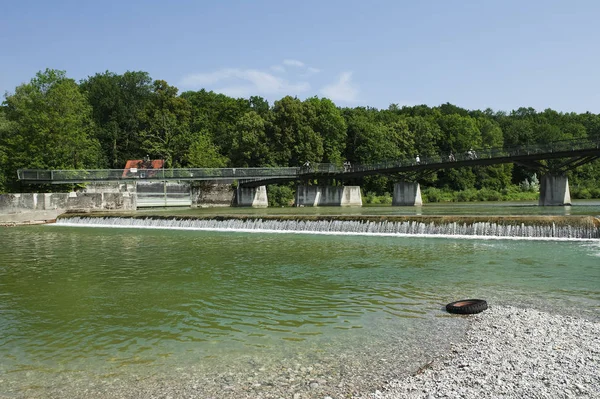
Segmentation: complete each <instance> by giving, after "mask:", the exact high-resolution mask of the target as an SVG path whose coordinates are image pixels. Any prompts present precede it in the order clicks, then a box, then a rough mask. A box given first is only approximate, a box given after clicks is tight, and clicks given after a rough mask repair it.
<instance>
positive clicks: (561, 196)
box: [539, 175, 571, 206]
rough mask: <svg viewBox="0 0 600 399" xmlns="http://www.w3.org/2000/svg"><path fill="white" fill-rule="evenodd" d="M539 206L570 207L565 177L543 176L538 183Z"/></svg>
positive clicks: (569, 195) (569, 196)
mask: <svg viewBox="0 0 600 399" xmlns="http://www.w3.org/2000/svg"><path fill="white" fill-rule="evenodd" d="M539 205H540V206H563V205H571V192H570V190H569V179H567V176H555V175H544V176H542V178H541V181H540V200H539Z"/></svg>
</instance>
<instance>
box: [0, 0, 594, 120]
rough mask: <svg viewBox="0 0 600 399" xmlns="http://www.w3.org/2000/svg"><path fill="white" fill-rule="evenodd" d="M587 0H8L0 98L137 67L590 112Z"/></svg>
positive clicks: (320, 90) (342, 98)
mask: <svg viewBox="0 0 600 399" xmlns="http://www.w3.org/2000/svg"><path fill="white" fill-rule="evenodd" d="M598 15H600V2H598V1H596V0H580V1H578V0H573V1H570V2H567V1H555V0H544V1H538V0H531V1H527V0H520V1H513V0H504V1H491V0H489V1H488V0H463V1H459V0H447V1H442V0H438V1H434V0H423V1H415V0H412V1H402V0H395V1H394V0H380V1H377V0H371V1H364V0H362V1H354V0H344V1H337V0H320V1H314V0H303V1H285V0H278V1H267V0H255V1H241V0H238V1H234V0H231V1H227V0H222V1H216V0H213V1H201V0H196V1H192V0H190V1H177V0H171V1H169V2H167V1H164V0H163V1H154V0H130V1H129V0H121V1H114V0H105V1H101V2H100V1H86V0H72V1H65V0H54V1H46V0H43V1H41V0H36V1H33V0H20V1H12V2H9V1H5V2H3V4H2V6H1V7H0V93H2V94H5V93H12V92H14V90H15V87H16V86H18V85H20V84H23V83H27V82H29V81H30V80H31V78H33V77H34V76H35V74H36V72H38V71H40V70H45V69H46V68H53V69H60V70H65V71H66V72H67V76H68V77H70V78H73V79H75V80H77V81H80V80H82V79H85V78H86V77H88V76H93V75H94V74H96V73H102V72H104V71H111V72H115V73H119V74H120V73H123V72H125V71H128V70H129V71H146V72H148V73H149V74H150V76H151V77H152V78H153V79H162V80H166V81H167V82H168V83H169V84H171V85H173V86H176V87H178V88H179V90H180V92H183V91H187V90H200V89H202V88H205V89H207V90H213V91H216V92H221V93H224V94H227V95H230V96H233V97H246V98H247V97H249V96H252V95H258V96H262V97H264V98H266V99H268V100H269V102H270V103H272V102H273V101H276V100H278V99H281V98H282V97H284V96H286V95H291V96H297V97H299V98H302V99H304V98H307V97H312V96H319V97H327V98H330V99H331V100H333V101H334V102H335V103H336V104H337V105H339V106H344V107H346V106H348V107H355V106H371V107H376V108H387V107H388V106H389V105H390V104H398V105H399V106H404V105H418V104H427V105H429V106H436V105H440V104H443V103H447V102H449V103H452V104H455V105H458V106H460V107H464V108H468V109H482V110H483V109H486V108H491V109H493V110H494V111H510V110H513V109H517V108H519V107H522V106H524V107H533V108H535V109H537V110H539V111H541V110H544V109H546V108H552V109H554V110H557V111H561V112H578V113H581V112H587V111H589V112H592V113H600V68H599V64H600V51H598V50H599V48H600V43H599V39H600V23H599V22H598Z"/></svg>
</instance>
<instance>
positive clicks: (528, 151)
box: [17, 138, 600, 183]
mask: <svg viewBox="0 0 600 399" xmlns="http://www.w3.org/2000/svg"><path fill="white" fill-rule="evenodd" d="M584 149H600V138H599V139H596V140H589V139H578V140H565V141H555V142H550V143H540V144H531V145H524V146H523V145H521V146H513V147H499V148H476V149H471V150H468V151H462V152H459V153H455V154H454V153H445V154H435V155H430V156H421V157H419V159H418V161H417V158H416V157H415V158H412V159H406V158H404V159H393V160H387V161H383V162H378V163H374V164H369V165H354V164H353V165H351V166H344V167H341V166H337V165H334V164H325V163H315V164H310V166H303V167H272V168H180V169H135V168H131V169H89V170H42V169H19V170H18V171H17V173H18V177H19V180H22V181H29V182H60V183H69V182H93V181H119V180H128V181H130V180H136V179H149V180H161V179H169V180H177V179H182V180H184V179H188V180H210V179H223V180H226V179H241V180H257V179H269V178H284V179H294V178H298V177H301V176H302V175H310V174H320V175H327V174H330V175H338V176H339V175H341V174H343V173H346V172H348V173H353V172H363V171H375V170H384V169H392V168H398V167H409V166H414V165H416V164H417V163H418V164H447V163H449V162H454V161H456V162H458V161H471V160H475V159H489V158H503V157H517V156H523V155H532V154H545V153H555V152H560V153H566V152H570V151H577V150H584Z"/></svg>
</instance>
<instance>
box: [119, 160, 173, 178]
mask: <svg viewBox="0 0 600 399" xmlns="http://www.w3.org/2000/svg"><path fill="white" fill-rule="evenodd" d="M164 163H165V161H163V160H162V159H153V160H148V161H144V160H143V159H132V160H129V161H127V164H125V170H123V177H127V176H131V174H130V173H129V172H130V169H132V168H136V169H162V167H163V165H164Z"/></svg>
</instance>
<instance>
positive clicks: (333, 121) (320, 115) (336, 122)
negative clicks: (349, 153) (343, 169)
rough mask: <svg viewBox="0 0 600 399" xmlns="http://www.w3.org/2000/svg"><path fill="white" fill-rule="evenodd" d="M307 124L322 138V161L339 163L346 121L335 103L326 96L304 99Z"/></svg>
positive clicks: (343, 144)
mask: <svg viewBox="0 0 600 399" xmlns="http://www.w3.org/2000/svg"><path fill="white" fill-rule="evenodd" d="M304 105H305V108H306V113H307V116H308V121H307V122H308V124H309V125H310V127H311V129H312V130H313V131H314V132H316V133H317V134H318V135H320V136H321V138H322V140H323V159H322V162H328V163H333V164H337V165H341V164H342V163H343V161H344V160H343V159H342V158H343V155H342V154H343V153H344V150H345V147H346V129H347V128H346V121H345V120H344V118H343V117H342V114H341V112H340V110H339V108H337V107H336V106H335V104H334V103H333V102H332V101H331V100H329V99H327V98H318V97H312V98H309V99H307V100H305V101H304Z"/></svg>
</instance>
